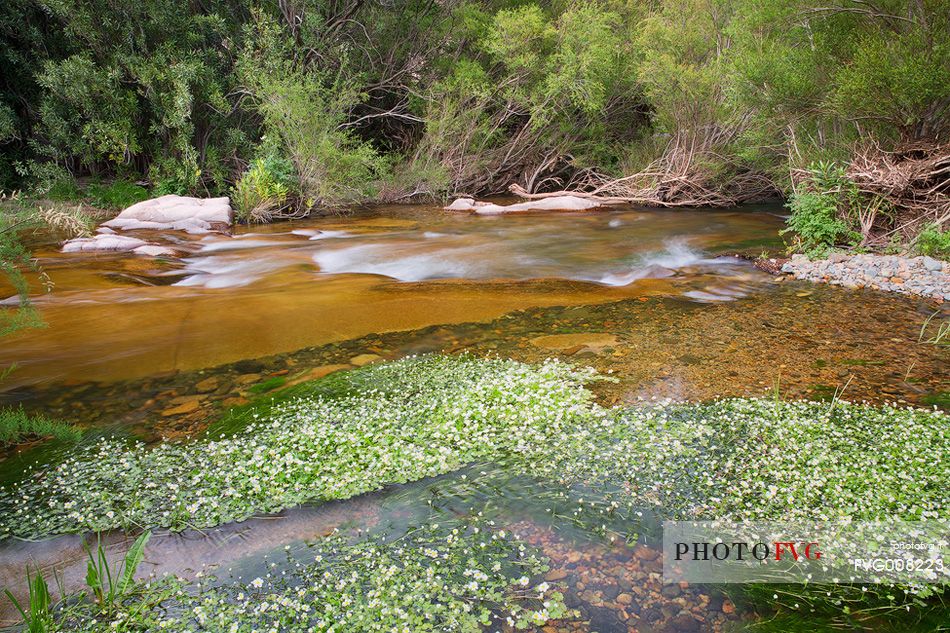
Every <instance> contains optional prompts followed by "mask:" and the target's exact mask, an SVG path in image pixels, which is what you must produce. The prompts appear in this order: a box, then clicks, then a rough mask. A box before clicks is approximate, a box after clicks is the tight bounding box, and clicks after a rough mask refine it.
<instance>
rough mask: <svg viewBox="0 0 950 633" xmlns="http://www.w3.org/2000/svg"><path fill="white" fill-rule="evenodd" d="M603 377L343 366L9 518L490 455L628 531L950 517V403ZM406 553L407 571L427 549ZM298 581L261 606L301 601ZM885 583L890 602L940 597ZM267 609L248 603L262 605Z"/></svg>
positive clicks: (212, 609) (299, 497)
mask: <svg viewBox="0 0 950 633" xmlns="http://www.w3.org/2000/svg"><path fill="white" fill-rule="evenodd" d="M596 378H597V377H596V376H595V374H594V373H593V371H592V370H584V369H575V368H572V367H570V366H568V365H566V364H564V363H560V362H557V361H549V362H546V363H544V364H542V365H538V366H529V365H524V364H521V363H517V362H514V361H507V360H478V359H473V358H466V357H438V356H430V357H423V358H410V359H404V360H402V361H398V362H394V363H387V364H380V365H374V366H370V367H366V368H363V369H360V370H356V371H352V372H345V373H338V374H334V375H331V376H329V377H327V378H325V379H322V380H319V381H316V382H313V383H309V384H305V385H298V386H296V387H292V388H290V389H288V390H286V392H284V393H283V394H282V395H278V396H276V397H268V398H266V399H262V400H261V401H260V402H259V403H257V404H255V405H253V406H251V407H249V408H248V409H246V410H245V411H243V412H241V414H240V415H239V416H237V417H236V418H234V419H232V420H231V423H232V424H231V427H229V429H228V431H227V432H223V431H221V430H220V429H219V430H218V432H217V434H216V435H214V436H213V437H206V438H203V439H200V440H195V441H191V442H186V443H172V442H165V443H161V444H159V445H157V446H155V447H148V446H145V445H143V444H141V443H136V442H125V441H121V440H118V439H114V438H113V439H108V438H107V439H102V440H100V441H99V442H98V443H95V444H92V445H89V446H86V447H79V448H77V449H76V450H74V451H73V452H72V454H71V455H70V456H68V457H67V458H66V459H65V460H64V461H63V462H62V463H60V464H58V465H55V466H48V467H40V468H37V469H35V470H34V471H32V472H30V473H28V474H27V475H26V476H25V477H24V479H22V480H21V481H20V482H19V483H16V484H13V485H11V486H8V487H6V488H4V489H3V490H2V491H0V510H2V512H0V534H2V536H4V537H8V536H14V535H15V536H22V537H39V536H45V535H49V534H56V533H62V532H81V531H85V530H90V529H107V528H113V527H138V526H146V527H158V526H162V527H170V528H173V529H183V528H186V527H203V526H212V525H218V524H222V523H225V522H229V521H236V520H241V519H244V518H247V517H249V516H251V515H253V514H255V513H259V512H270V511H276V510H278V509H281V508H285V507H288V506H292V505H296V504H299V503H301V502H304V501H314V500H329V499H343V498H348V497H352V496H355V495H358V494H362V493H365V492H369V491H372V490H377V489H379V488H381V487H383V486H385V485H387V484H392V483H402V482H408V481H413V480H418V479H422V478H425V477H431V476H434V475H439V474H443V473H449V472H453V471H457V470H459V469H460V468H462V467H463V466H466V465H469V464H473V463H484V462H496V463H499V464H502V465H503V467H504V468H507V469H511V470H512V471H513V472H515V473H521V474H522V475H524V476H526V477H528V478H529V479H531V480H533V481H537V482H539V488H538V490H540V491H542V492H541V499H542V501H543V502H544V503H548V505H549V508H550V511H551V512H552V515H553V514H555V513H556V514H557V516H559V517H567V518H569V519H570V520H571V521H573V522H574V523H575V524H577V525H579V526H581V527H582V528H584V529H585V530H587V531H589V532H591V533H595V534H603V535H606V536H613V537H618V536H619V537H622V538H631V536H635V535H634V534H632V533H633V532H635V530H636V529H637V527H638V520H637V519H638V516H639V514H640V513H641V512H642V511H643V510H644V509H645V508H651V509H652V510H653V512H654V513H656V514H658V515H660V516H667V517H671V518H676V517H687V516H688V517H709V518H720V519H734V520H744V519H750V520H792V519H796V518H801V519H809V520H816V519H819V520H847V519H851V520H855V521H858V520H871V519H902V520H928V519H941V520H946V519H948V518H950V516H948V512H947V507H946V499H945V496H946V495H945V491H946V490H947V489H948V487H950V469H948V467H947V464H948V463H950V438H948V430H950V425H948V421H950V419H948V415H947V414H946V413H944V412H941V411H938V410H925V409H915V408H912V407H898V406H890V405H887V406H869V405H863V404H852V403H848V402H845V401H842V400H836V401H834V402H832V403H818V402H795V401H783V400H781V399H779V398H777V397H776V398H768V399H756V398H744V399H728V400H721V401H716V402H710V403H702V404H686V403H663V404H659V405H652V406H641V407H628V408H618V409H604V408H602V407H600V406H598V405H597V404H595V403H594V402H593V400H592V395H591V393H590V392H589V391H588V390H587V389H586V388H585V387H584V385H585V384H586V383H588V382H590V381H591V380H595V379H596ZM278 394H281V392H278ZM907 482H913V484H914V485H913V486H907V485H905V484H906V483H907ZM328 543H330V542H329V541H328ZM328 546H329V545H328ZM407 551H408V550H407ZM388 555H389V554H385V555H384V554H381V553H378V552H376V553H374V555H373V556H372V557H368V558H367V564H369V563H370V562H371V560H375V559H377V558H378V559H381V560H382V559H385V556H388ZM407 556H408V554H407ZM400 560H401V561H402V562H401V563H399V564H397V565H396V569H397V570H398V569H400V568H402V566H403V565H407V564H408V562H407V561H405V560H403V559H400ZM347 562H349V561H347ZM410 567H411V566H410ZM365 569H366V570H368V569H369V567H367V568H365ZM322 573H323V572H322ZM329 573H331V576H332V574H333V572H332V571H330V572H329ZM359 573H361V572H359ZM359 573H358V575H359ZM407 573H408V572H407ZM411 577H414V576H411V575H410V576H406V577H405V581H406V582H408V581H409V580H410V578H411ZM341 578H344V577H342V576H341ZM262 582H263V581H262ZM499 582H500V581H499ZM288 586H290V585H288ZM361 586H363V587H365V591H366V592H370V591H372V590H373V589H372V588H370V587H368V586H364V585H361ZM885 587H886V586H885ZM257 588H262V587H257ZM285 589H286V587H284V586H283V585H281V586H275V587H272V588H270V589H268V591H270V592H271V593H270V594H267V595H266V596H263V597H261V598H260V599H257V600H255V601H254V602H253V603H246V604H245V607H248V608H249V604H253V605H255V606H254V608H257V606H256V605H258V604H260V600H264V601H266V602H267V603H268V604H281V602H280V601H283V600H284V599H286V600H294V599H295V598H293V596H291V595H289V594H287V593H286V591H285ZM321 591H322V590H321ZM326 591H329V589H326ZM857 592H860V593H857ZM884 592H885V593H884V594H882V595H881V596H878V597H881V599H882V600H883V604H884V605H885V606H884V607H882V606H879V605H877V604H876V603H875V605H874V606H873V612H875V613H877V614H882V613H885V614H886V613H887V611H886V609H890V610H892V611H893V610H895V609H900V608H904V607H909V606H910V605H912V604H913V605H921V604H926V600H927V599H928V597H929V596H931V595H932V589H930V588H927V587H916V588H907V592H905V591H904V589H894V590H892V589H890V588H885V589H884ZM202 595H203V597H202V598H201V600H203V601H205V602H202V603H201V604H196V605H194V606H195V607H198V606H200V607H201V609H202V610H201V613H205V614H206V615H207V614H210V615H214V617H224V618H225V619H226V618H227V617H230V616H229V615H228V614H231V615H233V614H235V613H237V612H236V611H233V609H238V608H240V607H239V606H235V605H238V604H239V603H241V601H240V600H231V599H230V598H227V596H226V595H225V594H216V593H210V594H209V593H207V592H205V593H204V594H202ZM245 595H247V594H246V593H245ZM357 595H363V596H364V597H365V596H366V595H368V594H366V593H357ZM790 595H791V594H790ZM868 595H870V596H876V595H877V594H876V593H875V592H874V591H872V592H870V593H866V592H865V591H864V590H863V589H861V588H855V587H852V586H850V585H841V586H840V588H837V587H836V588H833V589H828V588H826V587H824V586H821V587H819V586H817V585H816V586H809V587H807V588H804V589H800V591H799V592H798V593H796V594H795V596H796V600H795V603H794V604H799V603H800V604H803V605H809V606H808V608H810V609H817V608H819V607H822V608H824V607H828V608H835V606H836V605H837V609H838V612H839V613H841V612H842V611H841V609H843V607H842V605H844V606H847V607H848V609H850V610H851V612H852V613H855V612H858V611H859V609H860V607H861V605H866V604H870V602H868V601H869V600H870V598H868V597H867V596H868ZM268 596H271V597H268ZM321 596H322V597H321V598H320V599H321V600H324V601H325V602H326V603H327V604H339V602H333V600H336V599H337V598H333V597H332V596H329V595H324V594H321ZM862 596H864V597H862ZM396 598H397V596H394V597H393V599H396ZM806 598H807V601H806ZM339 599H340V600H342V598H339ZM275 600H276V601H277V602H275ZM300 604H301V605H307V604H309V605H311V608H313V607H312V604H313V603H312V602H310V601H309V600H308V601H306V602H300ZM321 604H322V603H321ZM420 604H427V603H426V601H425V600H422V601H421V603H420ZM775 604H780V603H777V602H776V603H775ZM794 604H792V605H791V606H790V607H789V608H792V606H794ZM202 605H203V606H202ZM852 605H853V606H852ZM364 606H365V605H364ZM773 606H774V605H773ZM885 607H886V608H885ZM301 608H302V607H301ZM361 608H362V607H361ZM367 608H368V607H367ZM401 608H402V607H401ZM868 608H869V609H871V607H868ZM278 612H279V613H278ZM394 612H395V611H394ZM267 613H268V612H255V611H253V609H250V610H248V609H247V608H246V609H245V612H244V613H242V617H244V615H248V614H250V615H248V617H251V616H253V617H254V618H258V616H261V617H263V616H264V615H266V614H267ZM219 614H224V615H219ZM210 615H208V617H210ZM272 615H273V616H274V617H277V616H278V615H280V617H285V616H287V614H286V613H284V610H283V609H276V610H275V612H274V613H273V614H272ZM196 617H197V612H196ZM287 617H290V616H287ZM254 621H255V622H258V620H254ZM423 621H424V620H423ZM260 623H263V620H261V621H260ZM275 626H276V625H275ZM241 630H243V629H241ZM278 630H282V629H280V627H278ZM318 630H319V629H318Z"/></svg>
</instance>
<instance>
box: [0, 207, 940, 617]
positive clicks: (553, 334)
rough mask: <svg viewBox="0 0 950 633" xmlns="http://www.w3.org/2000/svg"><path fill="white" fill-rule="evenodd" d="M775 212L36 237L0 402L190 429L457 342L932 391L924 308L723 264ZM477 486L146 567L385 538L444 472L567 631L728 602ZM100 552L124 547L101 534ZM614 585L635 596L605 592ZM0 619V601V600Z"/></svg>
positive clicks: (267, 529) (740, 381)
mask: <svg viewBox="0 0 950 633" xmlns="http://www.w3.org/2000/svg"><path fill="white" fill-rule="evenodd" d="M782 222H783V221H782V218H781V208H780V207H768V206H766V207H758V208H743V209H741V210H729V211H708V210H697V211H689V210H682V211H648V210H642V209H635V208H616V209H612V210H610V211H606V212H596V213H583V214H551V215H522V216H512V217H504V216H494V217H477V216H468V215H454V214H448V213H444V212H442V211H441V210H439V209H434V208H429V207H419V206H414V207H400V206H391V207H384V208H378V209H374V210H370V211H364V212H360V213H355V214H353V215H351V216H345V217H329V218H314V219H309V220H306V221H300V222H293V223H277V224H273V225H268V226H263V227H259V226H255V227H250V228H248V227H240V228H237V229H236V230H235V233H234V235H233V236H225V235H218V234H212V235H206V236H185V235H174V236H168V235H166V236H161V239H162V240H164V241H165V242H168V241H169V240H171V241H173V245H174V247H175V248H176V249H178V250H179V252H180V257H177V258H168V259H167V260H153V259H144V258H136V257H129V256H125V255H118V254H107V255H89V254H62V253H59V252H58V250H57V248H56V245H55V244H51V243H44V242H43V241H42V240H38V241H37V243H36V244H34V254H36V255H37V256H38V257H39V263H40V265H41V266H42V269H43V271H44V273H45V274H46V275H48V277H49V279H50V280H52V282H53V283H54V284H55V285H54V286H53V288H52V290H51V291H50V292H43V291H42V285H41V283H40V281H41V280H40V279H36V280H35V288H36V291H37V293H36V296H35V304H36V306H37V307H38V308H39V310H40V312H41V314H42V317H43V319H44V321H45V322H46V327H44V328H41V329H33V330H26V331H22V332H19V333H17V334H15V335H13V336H10V337H6V338H4V339H3V341H2V346H0V368H2V367H6V366H9V365H12V364H15V365H16V370H15V371H14V372H13V373H12V374H11V375H9V376H8V377H7V378H6V379H5V380H4V382H3V383H0V404H4V403H6V404H20V405H22V406H24V407H25V408H26V409H28V410H30V411H37V412H42V413H46V414H48V415H51V416H54V417H60V418H64V419H70V420H73V421H76V422H77V423H78V424H80V425H81V426H83V427H87V428H94V429H96V430H97V431H98V432H110V433H127V434H131V435H136V436H139V437H143V438H145V439H147V440H154V439H157V438H160V437H188V436H191V435H194V434H195V433H199V432H200V431H202V430H203V429H205V428H207V425H208V424H209V423H210V422H211V421H213V420H214V419H216V418H217V417H219V416H220V415H221V412H222V411H223V410H225V409H227V408H228V407H231V406H235V405H239V404H243V403H245V402H247V401H248V400H249V399H252V398H253V397H255V396H256V395H258V394H260V393H264V392H266V391H267V390H268V389H272V388H277V387H280V386H282V385H284V384H287V383H293V382H297V381H301V380H304V379H309V378H314V377H318V376H321V375H324V374H326V373H328V372H331V371H334V370H339V369H345V368H348V367H353V366H357V365H360V364H363V363H365V362H372V361H375V360H379V359H392V358H397V357H400V356H405V355H408V354H415V353H426V352H446V353H456V352H459V351H471V352H473V353H476V354H498V355H503V356H508V357H513V358H516V359H520V360H525V361H538V360H542V359H544V358H547V357H551V356H558V357H562V358H565V359H568V360H570V361H572V362H577V363H580V364H586V365H591V366H594V367H596V368H598V369H599V370H601V371H603V372H611V373H613V375H615V376H617V377H618V378H619V379H620V380H619V381H618V382H617V383H611V384H603V385H599V386H597V387H596V393H597V396H598V398H599V399H600V400H601V401H602V402H603V403H605V404H616V403H621V402H635V401H637V400H639V399H644V398H646V399H650V398H665V397H672V398H685V399H704V398H713V397H717V396H727V395H752V394H762V393H763V392H765V391H767V390H774V389H776V388H778V389H779V390H780V392H781V393H782V394H783V395H788V396H794V397H799V396H801V397H810V398H824V397H829V396H832V395H834V394H836V393H841V392H842V390H843V393H844V397H846V398H849V399H868V400H871V401H876V402H880V401H884V400H891V401H903V402H911V403H916V404H921V403H924V404H932V403H936V404H939V405H942V406H946V402H947V390H948V382H950V372H948V363H947V357H946V353H945V352H944V351H943V349H942V348H940V347H938V346H935V345H929V344H926V343H925V342H922V341H921V327H922V324H923V323H924V321H925V320H926V319H927V317H928V316H930V315H931V314H933V313H934V312H938V314H939V316H940V318H945V317H946V309H945V308H942V307H941V306H937V305H933V304H930V303H927V302H923V301H916V300H913V299H909V298H906V297H898V296H887V295H883V294H880V293H875V292H871V291H851V290H844V289H839V288H833V287H828V286H814V285H810V284H807V283H804V282H795V281H780V280H778V279H776V278H773V277H772V276H770V275H768V274H766V273H764V272H761V271H759V270H757V269H756V268H754V267H753V266H752V264H751V263H750V262H749V261H748V260H747V259H745V258H741V257H737V256H736V255H737V254H742V255H745V256H748V255H752V256H754V255H758V254H759V253H760V252H761V251H763V250H771V251H773V252H777V251H778V250H779V249H780V248H781V240H780V238H779V237H778V230H779V229H780V228H781V226H782ZM154 237H159V236H154ZM0 291H2V288H0ZM8 294H9V293H8ZM7 303H12V300H8V301H7ZM58 450H59V449H58V447H57V446H56V444H55V443H47V444H44V445H41V446H38V447H28V448H27V449H25V450H21V451H16V452H8V454H6V455H5V459H4V460H3V461H2V462H0V478H2V479H5V480H8V481H9V480H13V479H16V478H17V476H18V474H19V473H20V472H21V471H22V468H23V466H24V464H26V463H28V462H32V461H36V460H40V461H55V460H56V459H57V458H58V455H59V453H58ZM474 479H476V480H477V479H479V476H478V474H477V473H476V474H475V476H474ZM482 479H483V480H484V481H482V484H483V485H482V486H481V488H479V490H478V491H475V492H473V491H471V490H469V491H467V492H464V493H459V492H457V486H456V487H454V488H453V487H452V486H451V485H449V484H447V483H445V482H446V481H448V482H450V483H451V482H456V483H457V482H458V478H457V477H448V478H445V479H442V480H437V481H432V482H421V483H419V484H415V485H410V486H404V487H394V488H392V489H387V490H386V491H383V492H381V493H378V494H375V495H368V496H365V497H361V498H359V499H355V500H352V501H349V502H342V503H334V504H327V505H324V506H320V507H315V508H300V509H296V510H292V511H288V512H284V513H281V515H279V516H278V517H269V518H262V519H256V520H253V521H248V522H245V523H243V524H240V525H235V526H223V527H222V528H219V529H217V530H212V531H210V532H208V533H201V534H198V533H187V534H184V535H173V534H169V535H162V536H160V537H158V538H156V539H155V540H154V541H153V543H152V544H151V545H150V547H149V550H148V553H149V555H148V559H147V561H148V562H147V564H146V566H145V568H144V569H145V571H146V572H168V571H171V572H175V573H179V574H185V575H188V573H189V571H188V570H191V572H194V571H195V570H197V569H198V568H199V567H200V566H202V565H217V566H219V567H222V568H230V567H232V566H233V568H234V569H236V570H238V571H236V572H234V573H239V572H240V570H242V569H244V570H245V572H246V570H247V569H253V568H254V565H256V564H259V562H254V561H260V560H261V558H260V557H261V555H262V553H264V552H268V551H271V550H279V549H280V548H281V547H282V546H283V545H285V544H292V545H293V547H294V548H300V547H304V546H303V545H301V543H303V542H304V541H305V540H306V539H313V538H318V537H319V535H320V534H323V533H325V532H326V531H327V530H328V529H329V528H331V527H334V526H337V525H343V524H357V525H360V526H362V527H370V526H373V527H377V526H379V525H380V524H385V525H389V526H390V527H388V528H385V529H391V530H395V531H398V530H399V529H403V527H404V525H405V523H406V522H407V521H409V520H410V519H408V518H406V517H417V516H418V512H419V511H420V510H419V508H425V509H426V511H429V510H430V509H431V508H432V507H433V506H432V504H430V503H428V502H429V501H431V500H432V498H433V496H436V497H438V498H440V499H445V498H446V494H445V493H444V489H445V488H446V486H448V487H449V488H452V490H456V492H454V493H453V494H452V495H449V497H451V498H453V499H456V502H457V505H458V506H459V507H463V506H464V507H470V506H472V505H473V504H482V505H484V503H485V502H486V499H491V500H492V502H493V503H495V505H497V506H498V508H499V509H498V516H499V517H500V519H501V520H502V521H503V522H504V523H505V524H508V525H511V526H512V529H516V530H517V531H519V533H521V534H522V535H523V536H524V538H525V539H526V540H529V541H532V542H534V543H535V544H537V545H538V546H539V547H541V548H542V549H543V550H544V551H545V553H546V554H548V555H549V556H550V557H551V558H552V560H553V561H554V564H555V566H556V567H557V568H558V569H559V570H563V571H564V573H565V575H564V578H565V582H566V583H567V584H568V586H569V592H568V598H569V602H571V606H576V607H579V608H581V610H582V613H583V614H584V618H586V619H582V620H583V621H578V622H577V623H574V624H572V625H571V626H570V627H568V628H566V629H565V630H572V631H574V630H577V631H587V630H596V631H600V632H601V633H605V632H607V631H627V630H628V626H629V627H630V628H629V630H641V631H645V630H682V631H690V630H720V629H721V627H722V626H723V625H724V623H725V621H726V620H727V619H729V618H730V617H733V616H732V615H731V612H730V613H726V612H725V611H724V610H723V604H724V603H723V599H722V598H721V597H717V595H716V593H715V592H713V591H709V590H706V589H704V588H701V587H699V588H679V589H678V588H666V589H664V588H663V587H661V586H660V585H659V584H658V583H657V582H656V576H655V573H656V569H655V566H656V564H657V563H656V562H655V556H653V555H651V554H649V550H647V549H645V548H644V549H641V550H637V551H638V552H639V553H638V554H637V555H636V556H633V557H631V555H630V553H629V552H630V551H631V550H630V549H629V548H626V547H620V548H618V547H617V546H616V544H611V543H609V542H604V541H601V540H598V539H595V538H591V537H589V536H586V535H579V534H575V533H572V532H571V531H570V530H569V529H568V526H567V525H565V524H563V523H561V522H558V521H557V520H554V519H552V518H551V516H549V515H548V516H545V514H544V509H543V508H537V510H538V511H537V512H532V511H529V510H530V507H531V504H530V503H528V501H527V500H530V499H532V498H533V494H532V493H531V492H528V493H525V492H524V490H525V485H526V484H524V482H519V481H516V480H514V479H511V478H507V477H505V476H504V474H503V473H502V474H498V473H493V474H491V475H484V476H483V477H482ZM486 489H487V490H490V491H491V492H490V494H489V493H486V492H485V490H486ZM527 489H528V490H529V491H530V490H531V488H530V486H528V487H527ZM440 491H441V492H440ZM453 495H454V496H453ZM436 505H438V504H436ZM444 505H445V507H446V508H447V509H446V511H451V509H452V508H451V507H452V504H451V503H448V504H444ZM393 522H395V523H397V524H398V525H397V526H396V527H392V524H393ZM107 543H108V544H109V547H110V548H112V549H113V550H114V551H119V550H121V549H122V548H123V547H125V546H126V545H127V543H126V539H125V538H124V537H123V536H122V535H117V534H115V535H110V536H108V537H107ZM235 545H237V546H235ZM643 552H646V553H643ZM641 554H642V555H641ZM651 556H652V557H651ZM82 557H83V554H82V551H81V548H80V545H79V539H77V538H75V537H63V538H58V539H53V540H51V541H46V542H43V543H39V544H31V545H27V544H24V543H17V542H7V543H4V544H2V545H0V582H2V583H3V584H5V585H6V584H8V583H10V584H11V585H12V586H16V584H17V581H18V579H21V578H22V570H23V568H24V565H25V564H26V563H27V562H28V561H31V560H32V561H35V562H38V563H40V564H41V565H42V566H44V568H46V569H50V568H52V567H58V568H64V569H66V570H67V572H66V577H67V580H68V581H69V582H80V581H81V575H82V573H83V572H82V570H83V563H82V560H83V558H82ZM240 573H243V572H240ZM247 573H249V572H247ZM651 574H653V575H651ZM70 579H71V580H70ZM19 589H20V590H22V587H20V588H19ZM634 589H636V591H634ZM631 592H632V593H631ZM619 593H623V594H624V595H628V596H629V595H633V596H634V602H633V604H630V603H628V602H626V601H625V600H626V599H624V601H623V602H622V603H618V602H617V596H618V594H619ZM727 606H728V605H727ZM0 611H2V613H3V614H4V616H5V617H9V616H10V615H11V612H10V609H9V605H6V604H5V605H3V607H2V608H0ZM726 611H729V609H726ZM634 615H636V617H635V618H634V619H630V618H632V617H633V616H634ZM687 616H688V617H687ZM734 617H739V616H738V615H735V616H734ZM634 620H636V627H634V624H633V623H634Z"/></svg>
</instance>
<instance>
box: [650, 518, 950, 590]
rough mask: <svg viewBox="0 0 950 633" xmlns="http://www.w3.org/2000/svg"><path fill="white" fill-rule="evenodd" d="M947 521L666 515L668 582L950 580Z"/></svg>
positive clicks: (665, 536)
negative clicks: (731, 518)
mask: <svg viewBox="0 0 950 633" xmlns="http://www.w3.org/2000/svg"><path fill="white" fill-rule="evenodd" d="M948 536H950V522H946V521H928V522H908V521H878V522H863V523H855V522H850V521H843V522H839V523H816V524H801V523H796V524H790V523H734V522H724V521H711V522H710V521H707V522H696V521H667V522H665V523H664V524H663V576H664V581H665V582H670V583H672V582H681V581H686V582H695V583H746V582H760V583H761V582H764V583H769V582H776V583H782V582H831V583H839V582H848V583H917V584H920V583H928V584H929V583H937V584H942V583H948V582H950V549H948Z"/></svg>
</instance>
